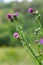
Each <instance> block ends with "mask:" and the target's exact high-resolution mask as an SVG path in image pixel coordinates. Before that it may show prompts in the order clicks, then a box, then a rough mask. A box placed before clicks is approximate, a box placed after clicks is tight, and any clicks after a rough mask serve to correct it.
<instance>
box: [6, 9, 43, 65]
mask: <svg viewBox="0 0 43 65" xmlns="http://www.w3.org/2000/svg"><path fill="white" fill-rule="evenodd" d="M28 12H29V13H30V14H32V15H33V16H35V20H36V22H37V23H38V24H39V27H38V28H37V29H35V30H34V33H33V34H34V36H36V39H35V40H34V43H36V44H37V45H38V56H37V55H36V54H35V53H34V51H33V50H32V48H31V45H30V42H28V40H27V38H26V37H25V34H24V32H23V27H22V26H21V24H20V23H19V21H18V16H19V14H18V12H16V13H14V14H11V13H10V14H8V15H7V18H8V19H9V20H10V21H11V22H12V23H15V26H16V31H15V32H14V34H13V36H14V37H15V38H16V39H18V40H19V41H20V42H21V43H22V44H23V45H26V46H27V47H28V49H29V50H30V52H31V53H32V55H33V56H34V58H35V59H36V60H37V61H38V63H39V65H42V62H41V61H42V60H41V56H42V55H43V52H42V49H41V47H40V46H41V45H43V38H40V39H38V34H39V33H40V32H42V25H41V23H40V19H41V15H40V14H39V12H38V10H33V9H32V8H29V9H28ZM40 35H41V36H42V34H40ZM27 52H28V50H27Z"/></svg>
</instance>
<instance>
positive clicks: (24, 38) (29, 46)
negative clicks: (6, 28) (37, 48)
mask: <svg viewBox="0 0 43 65" xmlns="http://www.w3.org/2000/svg"><path fill="white" fill-rule="evenodd" d="M21 34H22V36H23V38H24V41H25V42H26V45H27V47H28V48H29V50H30V51H31V53H32V54H33V56H34V57H35V58H36V60H37V61H38V63H39V65H42V64H41V62H40V61H39V59H38V58H37V57H36V55H35V53H34V52H33V50H32V49H31V47H30V46H29V45H28V41H27V40H26V38H25V36H24V34H23V32H21Z"/></svg>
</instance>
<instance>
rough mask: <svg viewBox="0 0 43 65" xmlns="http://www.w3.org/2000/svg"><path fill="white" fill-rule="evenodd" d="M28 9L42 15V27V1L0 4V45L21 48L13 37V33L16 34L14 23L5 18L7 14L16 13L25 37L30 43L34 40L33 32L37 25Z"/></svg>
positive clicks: (42, 21)
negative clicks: (30, 8)
mask: <svg viewBox="0 0 43 65" xmlns="http://www.w3.org/2000/svg"><path fill="white" fill-rule="evenodd" d="M29 7H32V8H34V9H36V10H37V9H38V10H39V11H40V14H41V15H42V18H41V23H42V26H43V1H38V2H35V1H34V2H32V3H29V2H27V3H26V2H21V3H17V2H12V3H10V4H0V45H7V46H8V45H12V46H18V45H20V46H21V44H20V42H19V41H18V40H17V39H15V38H14V37H13V33H14V32H16V28H15V23H14V24H13V23H11V22H10V20H8V19H7V18H6V15H7V14H8V13H13V12H16V11H18V12H19V17H18V18H19V19H18V21H19V23H20V24H21V25H22V27H23V31H24V33H25V35H26V37H27V38H28V39H29V40H30V39H31V41H32V40H34V36H33V32H34V29H36V28H37V27H38V24H37V22H36V21H35V20H34V18H33V16H32V15H31V14H29V13H28V8H29ZM30 35H31V36H30ZM32 43H33V42H32Z"/></svg>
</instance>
